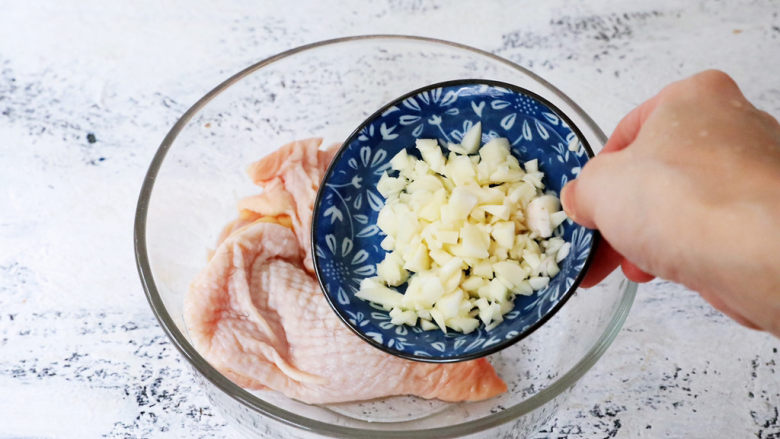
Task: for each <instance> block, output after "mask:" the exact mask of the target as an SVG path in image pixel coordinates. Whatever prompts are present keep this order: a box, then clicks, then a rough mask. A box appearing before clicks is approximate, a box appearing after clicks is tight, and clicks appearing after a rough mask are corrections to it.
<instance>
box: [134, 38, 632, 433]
mask: <svg viewBox="0 0 780 439" xmlns="http://www.w3.org/2000/svg"><path fill="white" fill-rule="evenodd" d="M368 40H377V41H379V40H393V41H412V42H414V41H417V42H421V43H429V44H434V45H436V44H438V45H443V46H449V47H451V48H456V49H461V50H465V51H470V52H473V53H475V54H477V55H481V56H484V57H487V58H490V59H491V60H493V61H496V62H499V63H501V64H504V65H506V66H509V67H511V68H513V69H515V70H517V71H518V72H520V73H521V74H524V75H527V76H529V77H531V78H532V79H534V80H535V81H538V82H539V83H540V84H541V85H543V86H544V87H545V88H546V89H547V91H548V92H549V93H551V94H554V95H556V96H557V97H558V98H559V99H561V100H563V101H564V102H566V104H568V105H569V106H571V108H573V109H574V111H575V113H576V115H577V116H578V117H579V118H581V119H582V122H581V123H584V124H586V125H588V127H589V128H590V129H592V130H593V132H594V133H596V135H597V136H598V137H599V138H600V140H601V141H602V142H606V138H607V137H606V135H605V134H604V133H603V131H601V129H600V128H599V127H598V126H597V125H596V123H595V122H594V121H593V119H591V118H590V117H589V116H588V115H587V114H586V113H585V112H584V111H583V110H582V108H580V107H579V106H578V105H577V104H576V103H575V102H574V101H572V100H571V99H570V98H569V97H568V96H566V95H565V94H564V93H563V92H562V91H560V90H559V89H557V88H556V87H555V86H553V85H552V84H550V83H549V82H547V81H546V80H544V79H542V78H541V77H539V76H538V75H536V74H534V73H533V72H531V71H530V70H528V69H526V68H524V67H521V66H520V65H517V64H515V63H513V62H511V61H509V60H507V59H504V58H501V57H499V56H497V55H494V54H492V53H489V52H486V51H484V50H481V49H477V48H474V47H471V46H467V45H464V44H460V43H454V42H451V41H446V40H441V39H436V38H428V37H422V36H412V35H395V34H377V35H357V36H349V37H342V38H334V39H329V40H323V41H318V42H315V43H310V44H305V45H302V46H298V47H295V48H293V49H290V50H286V51H284V52H280V53H278V54H276V55H273V56H271V57H269V58H266V59H264V60H262V61H259V62H257V63H255V64H252V65H251V66H249V67H246V68H245V69H243V70H241V71H239V72H238V73H236V74H234V75H233V76H231V77H230V78H228V79H226V80H225V81H223V82H222V83H220V84H219V85H217V86H216V87H215V88H214V89H212V90H211V91H209V92H208V93H206V94H205V95H204V96H203V97H202V98H200V99H199V100H198V101H197V102H195V104H193V105H192V106H191V107H190V108H189V109H188V110H187V111H186V112H184V114H183V115H182V116H181V117H180V118H179V120H178V121H176V123H175V124H174V125H173V127H172V128H171V129H170V131H169V132H168V134H166V136H165V138H164V139H163V141H162V143H161V144H160V146H159V147H158V149H157V152H156V153H155V155H154V157H153V159H152V162H151V164H150V165H149V169H148V171H147V173H146V176H145V177H144V181H143V184H142V187H141V192H140V194H139V197H138V204H137V206H136V213H135V224H134V227H133V229H134V249H135V260H136V267H137V269H138V274H139V276H140V278H141V284H142V286H143V289H144V292H145V294H146V298H147V300H148V301H149V305H150V306H151V308H152V312H153V313H154V315H155V317H156V318H157V320H158V322H159V323H160V326H161V327H162V329H163V331H165V333H166V334H167V335H168V338H169V339H170V340H171V342H172V343H173V345H174V346H175V347H176V349H178V350H179V352H180V353H181V354H182V355H183V356H184V358H185V359H186V360H187V361H188V362H189V363H190V364H191V365H192V366H193V367H194V368H195V369H196V370H197V371H198V372H199V373H200V374H201V375H202V376H203V377H204V378H205V379H206V380H208V381H209V382H210V383H211V384H212V385H214V386H215V387H217V388H218V389H219V390H220V391H222V392H224V393H225V394H226V395H228V396H229V397H231V398H233V399H234V400H236V401H238V402H239V403H240V404H242V405H244V406H245V407H248V408H250V409H251V410H253V411H255V412H257V413H260V414H262V415H264V416H267V417H269V418H271V419H274V420H276V421H278V422H281V423H284V424H287V425H290V426H293V427H297V428H300V429H303V430H306V431H310V432H314V433H317V434H322V435H327V436H332V437H346V438H363V437H366V434H370V435H371V436H372V437H374V438H377V439H381V438H399V439H400V438H428V437H452V436H461V435H467V434H473V433H478V432H480V431H484V430H487V429H490V428H493V427H496V426H498V425H501V424H504V423H506V422H510V421H512V420H515V419H517V418H519V417H521V416H524V415H526V414H529V413H531V412H533V411H534V410H536V409H537V408H539V407H542V406H543V405H545V404H546V403H548V402H549V401H551V400H552V399H554V398H555V397H557V396H558V395H560V394H561V393H562V392H564V391H566V390H567V389H568V388H570V387H571V386H572V385H574V384H575V383H576V382H577V381H578V380H579V379H580V378H581V377H582V376H583V375H584V374H585V373H586V372H587V371H588V370H590V368H591V367H592V366H593V365H594V364H596V362H597V361H598V359H599V358H601V356H602V355H603V354H604V352H605V351H606V350H607V348H608V347H609V345H610V344H612V341H613V340H614V339H615V337H616V336H617V334H618V332H619V331H620V328H621V327H622V326H623V322H624V321H625V319H626V317H627V316H628V312H629V310H630V309H631V305H632V304H633V302H634V297H635V295H636V289H637V285H636V284H635V283H633V282H627V285H626V287H625V292H624V294H623V298H622V300H621V302H620V304H619V305H618V308H617V310H616V312H615V314H614V315H613V316H612V320H611V321H610V322H609V324H608V326H607V329H606V330H605V331H604V333H602V334H601V336H600V337H599V339H598V340H597V341H596V342H595V343H594V345H593V347H591V349H590V350H589V351H588V352H587V353H586V354H585V355H584V356H583V357H582V359H580V361H579V362H577V363H576V364H575V365H574V367H572V368H571V369H570V370H569V371H568V372H566V373H565V374H563V375H562V376H561V377H560V378H558V379H557V380H556V381H554V382H553V383H552V384H551V385H550V386H548V387H546V388H544V389H543V390H541V391H540V392H539V393H537V394H535V395H533V396H532V397H530V398H529V399H527V400H525V401H523V402H521V403H518V404H516V405H514V406H512V407H509V408H508V409H506V410H503V411H501V412H498V413H495V414H491V415H489V416H486V417H483V418H480V419H476V420H473V421H468V422H464V423H461V424H455V425H451V426H447V427H440V428H432V429H424V430H403V431H383V430H365V429H361V428H355V427H344V426H339V425H334V424H329V423H326V422H321V421H316V420H312V419H310V418H306V417H304V416H300V415H297V414H295V413H292V412H290V411H287V410H284V409H281V408H279V407H276V406H274V405H273V404H270V403H268V402H265V401H263V400H261V399H259V398H257V397H255V396H254V395H252V394H251V393H249V392H248V391H246V390H244V389H242V388H241V387H239V386H238V385H236V384H235V383H233V382H232V381H230V380H229V379H227V378H226V377H225V376H223V375H222V374H221V373H219V372H218V371H217V370H216V369H214V368H213V367H212V366H211V365H210V364H209V363H208V362H207V361H206V360H205V359H204V358H203V357H202V356H201V355H200V354H198V352H197V351H195V348H194V347H193V346H192V345H191V344H190V343H189V342H188V341H187V339H186V337H185V336H184V335H183V334H182V333H181V331H179V329H178V328H177V327H176V324H175V323H174V322H173V319H172V318H171V316H170V314H169V313H168V311H167V309H166V308H165V305H164V304H163V301H162V298H161V297H160V294H159V291H158V290H157V286H156V284H155V281H154V277H153V275H152V269H151V264H150V261H149V257H148V251H147V245H146V217H147V212H148V208H149V200H150V197H151V194H152V190H153V188H154V182H155V179H156V176H157V173H158V172H159V170H160V168H161V166H162V163H163V160H164V159H165V155H166V154H167V152H168V150H169V149H170V148H171V146H173V142H174V140H175V139H176V137H177V136H178V135H179V133H180V132H181V131H182V130H183V129H184V127H185V126H186V125H187V123H189V121H190V120H191V119H192V118H193V116H194V115H195V114H197V113H198V111H200V110H201V109H202V108H203V107H204V106H205V105H206V104H207V103H208V102H210V101H211V100H212V99H213V98H214V97H216V96H217V95H218V94H220V93H221V92H223V91H224V90H225V89H227V88H228V87H230V86H231V85H233V84H235V83H236V82H238V81H240V80H241V79H243V78H245V77H246V76H248V75H250V74H252V73H253V72H255V71H257V70H260V69H261V68H263V67H265V66H268V65H270V64H273V63H274V62H277V61H280V60H282V59H285V58H287V57H290V56H292V55H295V54H297V53H300V52H304V51H307V50H311V49H316V48H318V47H323V46H329V45H336V44H340V43H347V42H352V41H368Z"/></svg>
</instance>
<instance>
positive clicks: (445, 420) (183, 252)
mask: <svg viewBox="0 0 780 439" xmlns="http://www.w3.org/2000/svg"><path fill="white" fill-rule="evenodd" d="M421 66H423V67H421ZM460 78H477V79H480V78H481V79H491V80H497V81H503V82H508V83H511V84H515V85H518V86H520V87H523V88H525V89H528V90H530V91H532V92H534V93H537V94H540V95H543V96H545V97H546V98H547V99H548V100H549V101H550V102H552V104H554V105H555V106H556V107H557V108H559V109H560V110H561V111H562V112H564V113H565V114H567V115H568V116H569V117H570V118H571V119H572V121H573V122H574V123H575V124H576V125H577V127H579V128H580V130H581V132H582V135H583V136H584V137H585V139H587V142H588V143H589V144H590V145H591V147H592V148H593V149H594V150H596V151H598V150H599V149H600V148H601V147H602V146H603V144H604V142H605V140H606V138H605V136H604V134H603V133H602V132H601V130H600V129H599V128H598V127H597V126H596V124H595V123H594V122H593V121H592V120H591V119H590V118H589V117H588V116H587V115H586V114H585V113H584V112H583V111H582V110H581V109H580V108H579V107H578V106H577V105H576V104H575V103H574V102H572V101H571V100H570V99H569V98H568V97H566V96H565V95H564V94H563V93H562V92H560V91H559V90H557V89H556V88H555V87H553V86H552V85H550V84H549V83H547V82H546V81H544V80H543V79H541V78H539V77H538V76H536V75H534V74H533V73H531V72H529V71H528V70H526V69H524V68H522V67H520V66H518V65H516V64H513V63H511V62H509V61H507V60H505V59H502V58H499V57H497V56H495V55H491V54H489V53H487V52H484V51H480V50H477V49H473V48H470V47H467V46H463V45H460V44H455V43H450V42H446V41H441V40H434V39H428V38H422V37H409V36H396V35H372V36H361V37H347V38H340V39H335V40H328V41H323V42H319V43H315V44H310V45H306V46H301V47H298V48H295V49H292V50H289V51H287V52H283V53H281V54H278V55H275V56H273V57H271V58H268V59H266V60H263V61H261V62H258V63H257V64H254V65H252V66H250V67H248V68H246V69H244V70H242V71H241V72H239V73H237V74H236V75H234V76H232V77H231V78H229V79H228V80H226V81H225V82H223V83H222V84H220V85H218V86H217V87H216V88H215V89H214V90H212V91H211V92H209V93H207V94H206V95H205V96H204V97H203V98H201V99H200V100H199V101H198V102H196V103H195V104H194V105H193V106H192V107H191V108H190V109H189V110H188V111H187V112H186V113H185V114H184V115H183V116H182V117H181V119H179V121H177V122H176V124H175V125H174V126H173V128H172V129H171V130H170V132H169V133H168V134H167V136H166V137H165V139H164V140H163V142H162V144H161V145H160V148H159V149H158V151H157V153H156V155H155V156H154V159H153V160H152V163H151V165H150V168H149V171H148V173H147V175H146V179H145V180H144V183H143V187H142V189H141V194H140V197H139V200H138V206H137V210H136V219H135V253H136V262H137V266H138V271H139V274H140V277H141V281H142V284H143V287H144V290H145V292H146V295H147V298H148V300H149V303H150V305H151V307H152V311H153V312H154V314H155V315H156V317H157V319H158V320H159V322H160V324H161V326H162V328H163V330H164V331H165V332H166V333H167V334H168V336H169V338H170V339H171V341H172V342H173V344H174V345H175V346H176V348H177V349H178V350H179V351H180V352H181V353H182V355H184V357H185V358H186V359H187V361H188V363H189V364H190V365H191V366H192V368H193V369H194V371H195V375H196V377H197V379H198V380H199V381H200V383H201V384H202V387H203V389H204V390H205V392H206V394H207V395H208V397H209V399H210V400H211V401H212V403H213V404H214V406H215V407H216V408H217V409H218V410H219V411H220V412H221V413H222V414H223V415H224V416H225V418H226V419H228V420H230V421H231V424H232V425H233V426H234V427H236V429H238V430H239V431H242V432H244V433H246V434H247V435H249V436H252V437H264V438H281V437H284V438H304V437H317V436H318V435H324V436H332V437H348V438H364V437H374V438H424V437H425V438H428V437H477V436H481V434H480V433H483V434H487V436H485V437H494V436H497V435H500V434H512V435H520V436H522V435H527V434H531V433H533V432H536V431H538V429H539V428H541V427H542V426H543V425H544V424H545V423H546V422H547V420H548V419H549V418H550V416H552V414H553V413H554V412H555V411H556V410H557V408H558V407H559V406H560V405H561V404H562V403H564V402H565V400H566V397H567V396H568V394H569V392H568V391H569V390H570V389H571V388H572V386H573V385H574V384H575V383H576V382H577V381H578V380H579V379H580V378H581V377H582V376H583V375H584V374H585V373H586V372H587V371H588V370H589V369H590V368H591V367H592V366H593V365H594V364H595V363H596V361H597V360H598V359H599V358H600V357H601V355H602V354H603V353H604V351H605V350H606V349H607V347H608V346H609V345H610V343H611V342H612V340H613V339H614V337H615V336H616V335H617V333H618V332H619V330H620V327H621V326H622V324H623V322H624V320H625V318H626V316H627V314H628V311H629V309H630V307H631V304H632V302H633V299H634V295H635V292H636V285H635V284H633V283H631V282H629V281H628V280H627V279H625V278H624V277H623V276H622V274H621V273H619V272H615V273H613V274H612V275H610V276H609V277H608V278H607V279H606V280H605V281H603V282H602V283H601V284H600V285H598V286H597V287H594V288H591V289H588V290H578V291H577V292H576V293H575V294H574V295H573V296H572V297H571V299H570V300H569V301H568V302H567V304H566V306H564V307H563V308H562V309H561V310H560V311H559V312H558V313H556V314H555V316H553V317H552V318H551V319H550V320H549V321H548V322H547V323H546V324H544V325H543V326H542V327H541V328H539V329H538V330H537V331H535V332H534V333H533V334H532V335H530V336H529V337H527V338H525V339H523V340H522V341H520V342H518V343H517V344H515V345H513V346H511V347H509V348H507V349H505V350H502V351H501V352H499V353H497V354H494V355H492V356H490V357H489V359H490V361H491V363H492V364H493V365H494V367H495V368H496V370H497V372H498V374H499V375H500V376H501V377H502V378H503V379H504V380H505V381H506V382H507V385H508V387H509V389H510V390H509V391H508V392H507V393H505V394H503V395H501V396H498V397H496V398H493V399H490V400H487V401H481V402H464V403H445V402H441V401H427V400H422V399H419V398H415V397H407V396H399V397H389V398H383V399H379V400H372V401H366V402H356V403H342V404H326V405H318V406H315V405H308V404H303V403H300V402H298V401H295V400H292V399H289V398H286V397H284V396H282V395H280V394H277V393H275V392H271V391H260V392H256V391H252V392H250V391H247V390H244V389H242V388H240V387H239V386H237V385H236V384H234V383H233V382H232V381H230V380H229V379H227V378H226V377H225V376H223V375H222V374H220V373H219V372H218V371H217V370H216V369H214V368H213V367H212V366H211V365H210V364H209V363H208V362H207V361H206V360H205V359H204V358H203V357H202V356H201V355H200V354H198V352H197V351H196V350H195V349H194V348H193V346H192V344H191V343H190V340H189V337H188V335H187V330H186V327H185V325H184V322H183V318H182V308H183V298H184V295H185V293H186V291H187V289H188V286H189V283H190V282H191V281H192V279H193V278H194V277H195V275H196V274H197V273H198V272H199V271H200V270H201V269H202V268H203V267H204V266H205V264H206V260H207V259H206V258H207V255H208V251H209V250H210V249H212V248H213V246H214V243H215V242H216V239H217V235H218V233H219V232H220V230H221V228H222V226H223V225H224V224H225V223H227V222H228V221H229V220H231V219H233V218H234V216H235V214H236V211H235V206H236V202H237V201H238V200H239V199H240V198H242V197H244V196H247V195H251V194H255V193H257V191H258V188H257V187H256V186H254V185H253V184H252V183H251V182H250V181H249V178H248V177H247V176H246V174H245V172H244V170H245V169H246V166H247V165H248V164H249V163H250V162H252V161H255V160H257V159H258V158H260V157H262V156H264V155H266V154H268V153H270V152H272V151H274V150H275V149H276V148H278V147H279V146H280V145H282V144H284V143H286V142H288V141H290V140H293V139H300V138H305V137H314V136H317V137H323V138H324V139H325V142H326V143H330V142H341V141H343V140H344V139H345V138H346V137H347V136H348V135H349V134H350V133H351V132H352V130H353V129H354V128H355V127H356V126H357V125H358V124H360V123H361V122H362V121H363V120H364V119H366V117H367V116H368V115H369V114H371V113H372V112H373V111H374V110H376V109H377V108H380V107H381V106H382V105H383V104H385V103H387V102H388V101H390V100H391V99H393V98H395V97H397V96H400V95H402V94H403V93H405V92H408V91H409V90H414V89H417V88H420V87H422V86H425V85H427V84H432V83H436V82H443V81H448V80H455V79H460ZM353 367H356V368H358V367H359V365H354V366H353ZM485 432H489V433H485Z"/></svg>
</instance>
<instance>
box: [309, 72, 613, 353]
mask: <svg viewBox="0 0 780 439" xmlns="http://www.w3.org/2000/svg"><path fill="white" fill-rule="evenodd" d="M478 121H481V122H482V142H483V143H484V142H487V141H488V140H490V139H492V138H495V137H506V138H508V139H509V142H510V143H511V145H512V154H514V155H515V156H516V157H517V158H518V159H520V160H521V162H522V161H527V160H531V159H538V160H539V167H540V170H541V171H543V172H544V173H545V181H544V183H545V186H546V187H545V190H546V191H553V192H555V193H556V194H560V191H561V188H563V186H564V185H565V184H566V182H567V181H569V180H571V179H574V178H576V177H577V175H578V174H579V172H580V170H581V169H582V167H583V165H585V163H586V162H587V161H588V159H589V158H590V157H592V156H593V152H592V151H591V149H590V147H589V145H588V144H587V142H586V141H585V140H584V137H583V136H582V135H581V134H580V132H579V131H578V129H577V127H576V126H574V124H573V123H572V122H571V121H570V119H569V118H568V117H566V115H565V114H563V113H562V112H561V111H559V110H558V109H557V108H556V107H555V106H553V105H552V104H551V103H550V102H548V101H547V100H545V99H544V98H543V97H541V96H538V95H536V94H534V93H532V92H530V91H528V90H525V89H523V88H520V87H517V86H513V85H511V84H507V83H502V82H496V81H487V80H458V81H449V82H443V83H438V84H434V85H430V86H427V87H424V88H422V89H419V90H415V91H413V92H411V93H409V94H407V95H405V96H402V97H400V98H398V99H396V100H395V101H393V102H391V103H389V104H387V105H386V106H385V107H383V108H382V109H380V110H379V111H377V112H376V113H374V114H373V115H372V116H370V117H369V118H368V119H367V120H366V121H365V122H363V124H362V125H360V127H359V128H358V129H357V130H356V131H355V132H354V133H353V134H352V135H351V136H350V137H349V138H348V139H347V140H346V142H344V145H343V146H342V148H341V150H340V151H339V152H338V154H337V155H336V157H335V159H334V160H333V163H332V164H331V166H330V168H329V169H328V171H327V173H326V174H325V178H324V180H323V182H322V185H321V187H320V190H319V194H318V196H317V200H316V202H315V204H314V217H313V221H312V246H313V254H314V267H315V271H316V273H317V277H318V279H319V281H320V285H321V286H322V289H323V291H324V292H325V296H326V297H327V299H328V301H329V302H330V305H331V306H332V307H333V309H334V310H335V311H336V313H337V314H338V315H339V317H340V318H341V319H342V320H343V321H344V323H346V324H347V325H348V326H349V327H350V328H351V329H352V330H353V331H354V332H355V333H356V334H358V335H359V336H360V337H362V338H363V339H365V340H366V341H367V342H369V343H371V344H372V345H374V346H375V347H378V348H379V349H382V350H384V351H386V352H388V353H391V354H394V355H397V356H400V357H404V358H408V359H413V360H421V361H431V362H452V361H463V360H468V359H473V358H478V357H481V356H484V355H488V354H490V353H493V352H496V351H498V350H500V349H503V348H505V347H507V346H510V345H511V344H513V343H515V342H517V341H519V340H521V339H522V338H524V337H526V336H528V335H529V334H530V333H531V332H533V331H534V330H535V329H536V328H538V327H539V326H540V325H542V324H543V323H544V322H545V321H547V320H548V319H549V318H550V317H551V316H552V315H553V314H554V313H555V312H556V311H558V309H560V307H561V306H563V304H564V303H565V302H566V300H567V299H568V298H569V297H570V296H571V295H572V294H573V292H574V291H575V290H576V288H577V286H578V284H579V282H580V280H581V279H582V277H583V275H584V272H585V269H586V268H587V266H588V264H589V262H590V259H591V256H592V254H593V253H594V251H593V249H594V246H595V244H596V241H597V239H598V235H597V232H595V231H592V230H588V229H585V228H584V227H582V226H579V225H577V224H576V223H574V222H572V221H571V220H567V221H565V222H564V223H563V224H562V225H561V226H560V227H559V228H558V229H557V230H556V231H555V234H556V235H557V236H561V237H563V239H565V240H566V241H568V242H570V243H571V244H572V248H571V251H570V253H569V255H568V256H567V257H566V259H565V260H563V261H562V262H561V263H560V268H561V272H560V273H558V275H556V276H555V277H553V278H552V279H551V280H550V284H549V286H548V287H547V288H545V289H543V290H540V291H537V292H536V293H534V294H533V295H531V296H517V297H516V298H515V302H514V305H515V307H514V310H512V311H511V312H509V313H508V314H506V315H505V316H504V321H503V323H501V324H500V325H499V326H498V327H496V328H494V329H492V330H491V331H486V330H485V328H484V325H481V326H480V328H479V329H478V330H476V331H474V332H472V333H470V334H466V335H464V334H461V333H458V332H454V331H450V332H448V333H447V334H444V333H443V332H441V331H423V330H422V329H421V328H420V327H419V326H416V327H409V326H396V325H393V324H392V323H390V317H389V315H388V313H387V311H384V310H382V309H381V308H378V307H375V306H373V305H372V304H370V303H369V302H365V301H363V300H361V299H358V298H357V297H355V292H356V291H357V290H358V287H359V284H360V281H361V280H362V279H364V278H366V277H371V276H374V275H375V274H376V268H375V267H376V264H377V263H379V262H380V261H382V259H383V258H384V255H385V253H386V252H385V251H384V250H383V249H382V248H381V247H380V242H381V241H382V239H383V238H384V236H385V235H384V234H383V233H382V232H381V231H380V230H379V228H378V227H377V226H376V219H377V214H378V212H379V210H380V209H381V208H382V206H383V203H384V198H383V197H382V196H381V195H380V194H379V192H377V190H376V184H377V182H378V181H379V178H380V177H381V176H382V174H383V173H384V171H385V170H388V169H389V167H390V164H389V161H390V159H391V158H392V157H393V156H395V154H396V153H398V152H399V151H400V150H401V149H406V150H407V152H408V153H410V154H414V155H416V156H418V157H419V154H418V153H417V150H416V148H414V144H415V140H416V139H418V138H437V139H439V143H440V145H446V144H447V142H456V143H457V142H460V140H461V138H462V136H463V134H464V133H465V132H466V131H467V130H468V129H469V128H470V127H471V126H472V125H473V124H474V123H476V122H478ZM570 145H571V147H570ZM403 287H404V286H401V290H403Z"/></svg>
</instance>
